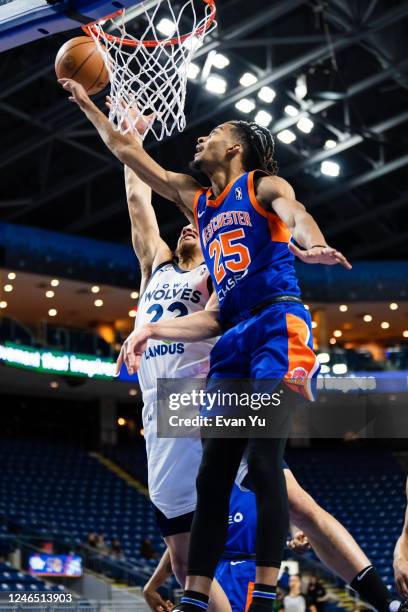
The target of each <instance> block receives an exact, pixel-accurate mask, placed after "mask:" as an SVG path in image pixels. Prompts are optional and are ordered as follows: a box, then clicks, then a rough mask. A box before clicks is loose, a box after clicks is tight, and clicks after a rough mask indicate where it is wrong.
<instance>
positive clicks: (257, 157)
mask: <svg viewBox="0 0 408 612" xmlns="http://www.w3.org/2000/svg"><path fill="white" fill-rule="evenodd" d="M229 123H230V124H231V125H233V126H234V127H235V129H236V132H237V134H238V135H239V137H240V140H241V144H242V146H243V149H244V155H243V165H244V169H245V170H247V171H249V170H255V169H257V168H260V169H261V170H265V171H266V172H269V174H277V173H278V164H277V163H276V160H275V140H274V138H273V136H272V134H271V132H270V131H269V130H268V129H267V128H266V127H262V126H261V125H258V123H255V121H229Z"/></svg>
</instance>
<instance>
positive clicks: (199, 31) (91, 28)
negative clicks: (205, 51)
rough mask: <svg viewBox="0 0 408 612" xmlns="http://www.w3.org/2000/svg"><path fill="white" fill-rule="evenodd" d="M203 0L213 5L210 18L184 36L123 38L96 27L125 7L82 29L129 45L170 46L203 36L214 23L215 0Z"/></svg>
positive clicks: (119, 12) (89, 34)
mask: <svg viewBox="0 0 408 612" xmlns="http://www.w3.org/2000/svg"><path fill="white" fill-rule="evenodd" d="M202 1H203V2H204V3H205V4H208V6H210V7H211V13H210V15H209V17H208V19H206V21H205V23H203V25H201V26H200V27H199V28H197V29H196V30H193V31H192V32H189V33H188V34H183V35H182V36H179V37H175V38H169V39H168V40H167V39H164V40H161V41H157V40H132V39H131V38H123V39H122V38H121V37H120V36H114V35H113V34H106V33H105V32H103V33H102V34H101V33H100V31H99V30H98V29H97V27H96V26H97V25H98V23H99V22H100V21H103V20H106V19H113V18H114V17H117V16H118V15H121V14H122V13H123V11H124V9H121V10H120V11H116V12H115V13H111V14H110V15H107V16H106V17H102V18H101V19H98V20H97V21H93V22H92V23H89V24H88V25H86V26H82V29H83V31H84V32H85V34H86V35H87V36H92V35H94V36H97V37H98V38H103V39H104V40H107V41H109V42H116V43H118V44H122V45H127V46H129V47H139V46H140V45H143V46H144V47H158V46H159V45H161V44H163V45H164V46H165V47H168V46H171V45H177V44H179V43H183V42H184V41H185V40H187V39H188V38H190V36H201V35H202V34H204V32H206V31H207V30H208V28H209V27H210V26H211V25H212V24H213V23H214V20H215V17H216V14H217V9H216V7H215V0H202Z"/></svg>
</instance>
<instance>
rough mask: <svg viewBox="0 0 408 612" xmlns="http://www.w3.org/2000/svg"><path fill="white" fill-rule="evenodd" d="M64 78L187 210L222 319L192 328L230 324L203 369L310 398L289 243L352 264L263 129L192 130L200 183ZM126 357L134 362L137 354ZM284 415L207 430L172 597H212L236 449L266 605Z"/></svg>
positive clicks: (254, 611)
mask: <svg viewBox="0 0 408 612" xmlns="http://www.w3.org/2000/svg"><path fill="white" fill-rule="evenodd" d="M60 82H61V84H62V86H63V87H64V88H65V89H66V90H67V91H69V92H70V94H71V100H73V101H75V102H76V103H77V104H78V105H79V106H80V108H81V109H82V110H83V112H84V113H85V114H86V116H87V117H88V119H89V120H90V121H91V122H92V123H93V124H94V125H95V127H96V128H97V130H98V131H99V133H100V135H101V137H102V139H103V140H104V142H105V144H106V145H107V146H108V147H109V148H110V149H111V151H112V152H113V153H114V154H115V155H116V156H117V157H118V159H120V161H122V163H124V164H126V165H127V166H129V167H130V168H132V169H133V170H135V171H136V172H137V173H138V175H139V177H140V178H141V179H142V180H143V181H144V182H146V183H147V184H148V185H149V186H150V187H151V188H152V189H153V190H154V191H156V192H157V193H159V194H161V195H162V196H164V197H165V198H166V199H168V200H170V201H172V202H174V203H176V204H177V205H178V206H179V207H181V208H182V209H183V210H184V211H185V212H186V214H187V215H190V217H192V218H194V217H195V219H196V221H197V224H198V229H199V232H200V238H201V244H202V249H203V254H204V257H205V260H206V263H207V266H208V269H209V271H210V274H211V277H212V280H213V282H214V285H215V288H216V295H217V297H218V301H219V319H220V321H218V320H217V319H216V318H213V320H212V323H211V325H210V328H208V329H205V330H204V332H203V329H198V330H197V331H196V335H197V338H196V340H202V339H203V338H204V337H205V334H207V333H209V331H211V335H217V334H218V333H219V331H220V323H221V329H223V330H226V331H225V333H224V334H223V335H222V337H221V338H220V340H219V341H218V343H217V344H216V346H215V348H214V350H213V351H212V354H211V365H210V375H209V378H210V380H212V379H233V378H235V379H257V380H263V379H274V380H275V381H279V380H282V381H284V382H285V383H286V384H287V385H288V386H289V387H290V388H292V389H293V390H296V391H299V392H300V393H302V395H304V396H306V397H309V398H311V397H312V394H313V379H314V377H315V376H316V374H317V370H318V363H317V360H316V358H315V355H314V353H313V343H312V330H311V321H310V316H309V313H308V311H307V310H306V309H305V308H304V306H303V305H302V302H301V298H300V291H299V287H298V284H297V280H296V275H295V271H294V255H297V256H298V257H299V258H300V259H302V260H303V261H305V262H307V263H324V264H329V265H333V264H341V265H344V266H345V267H346V268H350V267H351V266H350V264H349V263H348V262H347V260H346V259H345V257H344V256H343V255H342V254H341V253H339V252H338V251H337V250H336V249H334V248H331V247H330V246H328V245H327V243H326V241H325V239H324V236H323V234H322V232H321V230H320V229H319V227H318V225H317V223H316V222H315V220H314V219H313V218H312V216H311V215H310V214H308V213H307V212H306V210H305V208H304V206H303V205H302V204H300V203H299V202H298V201H297V200H296V197H295V193H294V190H293V188H292V187H291V185H289V183H287V182H286V181H285V180H284V179H282V178H280V177H278V176H276V163H275V160H274V141H273V137H272V135H271V133H270V132H269V130H267V129H266V128H263V127H261V126H259V125H257V124H256V123H247V122H242V121H241V122H237V121H230V122H227V123H224V124H222V125H219V126H218V127H216V128H215V129H214V130H212V132H211V133H210V134H209V136H206V137H203V138H199V140H198V144H197V149H196V154H195V157H194V164H195V166H196V167H197V168H199V169H200V170H201V171H202V172H204V173H205V174H206V175H207V177H208V178H209V180H210V181H211V188H210V189H208V190H205V189H204V188H202V187H201V186H200V185H199V184H198V183H197V181H196V180H195V179H194V178H192V177H191V176H189V175H186V174H177V173H173V172H168V171H166V170H164V169H163V168H162V167H161V166H159V165H158V164H157V163H156V162H155V161H154V160H153V159H152V158H151V157H150V156H149V155H148V154H147V153H146V152H145V151H144V150H143V147H142V146H141V145H140V143H136V142H135V141H134V139H133V138H132V137H129V136H124V135H122V134H120V133H118V132H117V131H115V130H114V129H113V127H112V125H111V124H110V123H109V121H108V119H107V118H106V117H105V115H104V114H103V113H102V112H101V111H100V110H99V109H98V108H97V107H96V106H95V104H93V102H92V101H91V100H90V98H89V96H88V95H87V94H86V92H85V90H84V88H83V87H82V86H81V85H79V84H78V83H75V81H72V80H70V79H63V80H61V81H60ZM257 169H259V170H257ZM295 242H296V243H297V244H295ZM297 245H299V246H297ZM196 314H198V315H202V313H196ZM182 319H183V317H182V318H180V320H182ZM214 332H215V333H214ZM203 333H204V335H203ZM145 334H146V342H147V339H148V338H149V337H153V335H154V325H150V326H146V329H145ZM126 357H127V359H128V361H129V366H130V369H131V370H132V366H136V365H137V360H138V359H139V358H140V354H136V355H134V354H133V355H127V356H126ZM128 369H129V368H128ZM281 416H282V415H281V411H276V409H274V410H271V411H270V414H269V418H270V420H271V421H272V425H273V427H274V428H275V431H276V432H277V434H278V435H279V436H280V437H277V436H276V435H275V437H271V438H270V439H265V438H253V437H250V438H244V437H243V438H229V439H228V438H223V439H220V438H207V439H205V440H204V441H203V459H202V463H201V467H200V471H199V475H198V478H197V496H198V498H197V499H198V503H197V509H196V512H195V515H194V521H193V526H192V533H191V540H190V548H189V569H188V578H187V582H186V592H185V595H184V597H183V599H182V603H181V607H180V609H182V610H184V611H185V612H200V610H201V611H202V610H206V609H207V607H208V594H209V591H210V588H211V583H212V580H213V577H214V573H215V569H216V566H217V563H218V560H219V558H220V556H221V554H222V552H223V550H224V545H225V540H226V534H227V527H228V507H229V496H230V492H231V489H232V486H233V483H234V480H235V476H236V473H237V470H238V467H239V464H240V462H241V459H242V456H243V454H244V452H245V453H246V457H247V462H248V470H249V474H250V477H251V481H252V484H253V488H254V492H255V495H256V500H257V539H256V541H257V544H256V560H257V575H256V584H255V589H254V593H253V598H252V603H251V608H250V610H251V612H260V611H261V610H265V609H272V607H273V600H274V598H275V592H276V583H277V577H278V572H279V567H280V563H281V560H282V557H283V551H284V546H285V541H286V533H287V529H288V502H287V491H286V485H285V479H284V475H283V470H282V458H283V451H284V447H285V436H284V434H283V433H282V431H281V430H280V429H279V428H280V423H278V422H277V421H278V418H281ZM274 420H275V422H273V421H274ZM271 517H273V521H272V519H271Z"/></svg>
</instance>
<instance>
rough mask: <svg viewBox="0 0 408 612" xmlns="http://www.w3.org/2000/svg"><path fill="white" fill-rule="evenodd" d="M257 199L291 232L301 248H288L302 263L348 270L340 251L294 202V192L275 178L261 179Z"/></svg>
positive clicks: (349, 268)
mask: <svg viewBox="0 0 408 612" xmlns="http://www.w3.org/2000/svg"><path fill="white" fill-rule="evenodd" d="M257 197H258V199H259V201H260V202H261V203H262V204H263V205H264V206H265V208H266V209H267V210H268V209H269V210H271V209H272V210H273V211H274V212H275V213H276V214H277V215H278V217H280V219H282V221H283V222H284V223H285V225H286V226H287V227H288V228H289V230H290V231H291V232H292V235H293V237H294V239H295V240H296V242H297V243H298V244H299V245H300V246H301V247H303V249H304V250H302V249H300V248H299V247H297V246H296V245H294V244H293V243H291V242H290V243H289V249H290V250H291V251H292V253H293V254H294V255H296V257H299V259H301V260H302V261H304V262H305V263H311V264H317V263H321V264H326V265H329V266H332V265H335V264H340V265H342V266H343V267H344V268H346V269H347V270H351V264H350V263H349V262H348V261H347V259H346V258H345V257H344V255H343V254H342V253H340V251H337V250H336V249H334V248H333V247H330V246H329V245H328V244H327V243H326V240H325V237H324V235H323V233H322V231H321V230H320V228H319V226H318V225H317V223H316V221H315V220H314V218H313V217H312V215H311V214H310V213H308V212H307V211H306V209H305V207H304V206H303V204H301V203H300V202H298V201H297V200H296V197H295V192H294V191H293V189H292V187H291V186H290V185H289V183H287V182H286V181H285V180H284V179H282V178H280V177H278V176H267V177H263V178H262V179H261V180H260V181H259V184H258V188H257Z"/></svg>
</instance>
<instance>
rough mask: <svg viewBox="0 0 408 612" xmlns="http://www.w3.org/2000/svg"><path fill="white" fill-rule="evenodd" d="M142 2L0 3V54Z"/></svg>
mask: <svg viewBox="0 0 408 612" xmlns="http://www.w3.org/2000/svg"><path fill="white" fill-rule="evenodd" d="M141 2H142V0H120V1H119V0H0V51H5V50H6V49H10V48H12V47H18V46H19V45H23V44H26V43H29V42H31V41H33V40H37V39H38V38H44V37H45V36H50V35H51V34H56V33H57V32H64V31H65V30H72V29H74V28H78V27H79V26H81V25H83V24H86V23H89V22H91V21H95V20H96V19H100V18H102V17H104V16H105V15H109V14H112V13H114V12H115V11H118V10H120V9H122V8H129V7H130V6H133V7H135V6H137V5H138V4H140V3H141Z"/></svg>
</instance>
